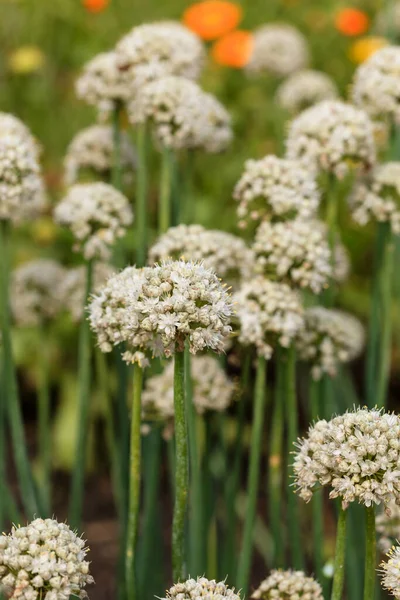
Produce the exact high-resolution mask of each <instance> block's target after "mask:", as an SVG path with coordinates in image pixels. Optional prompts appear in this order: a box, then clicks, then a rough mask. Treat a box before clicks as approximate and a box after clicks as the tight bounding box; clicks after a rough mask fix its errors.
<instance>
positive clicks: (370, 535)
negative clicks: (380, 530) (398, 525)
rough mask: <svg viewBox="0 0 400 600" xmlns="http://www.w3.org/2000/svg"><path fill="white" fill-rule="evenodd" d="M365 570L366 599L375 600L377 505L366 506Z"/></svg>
mask: <svg viewBox="0 0 400 600" xmlns="http://www.w3.org/2000/svg"><path fill="white" fill-rule="evenodd" d="M365 517H366V520H365V532H366V542H365V545H366V548H365V571H364V600H374V595H375V581H376V578H375V574H376V529H375V507H374V506H370V507H366V508H365Z"/></svg>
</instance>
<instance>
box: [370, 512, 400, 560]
mask: <svg viewBox="0 0 400 600" xmlns="http://www.w3.org/2000/svg"><path fill="white" fill-rule="evenodd" d="M376 533H377V540H378V547H379V550H380V551H381V552H385V553H386V552H389V550H390V548H391V547H392V546H393V545H394V544H395V542H396V540H398V539H399V538H400V506H398V505H397V504H396V503H395V502H390V504H389V505H388V506H387V507H386V508H385V510H382V511H381V512H379V514H378V515H377V516H376Z"/></svg>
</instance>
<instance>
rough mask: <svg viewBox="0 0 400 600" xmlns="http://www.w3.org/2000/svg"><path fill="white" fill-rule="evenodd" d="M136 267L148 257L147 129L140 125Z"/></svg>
mask: <svg viewBox="0 0 400 600" xmlns="http://www.w3.org/2000/svg"><path fill="white" fill-rule="evenodd" d="M136 152H137V156H138V168H137V172H136V211H135V220H136V244H137V245H136V265H137V266H138V267H143V265H144V264H145V262H146V256H147V210H148V206H147V128H146V125H145V124H143V125H138V128H137V135H136Z"/></svg>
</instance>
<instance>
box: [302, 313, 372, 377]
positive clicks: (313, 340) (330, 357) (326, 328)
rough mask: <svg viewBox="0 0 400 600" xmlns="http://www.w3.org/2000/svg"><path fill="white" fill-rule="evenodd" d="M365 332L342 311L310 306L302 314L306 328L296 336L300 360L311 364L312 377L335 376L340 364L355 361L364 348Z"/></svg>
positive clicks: (354, 319)
mask: <svg viewBox="0 0 400 600" xmlns="http://www.w3.org/2000/svg"><path fill="white" fill-rule="evenodd" d="M364 342H365V331H364V327H363V326H362V325H361V323H360V321H359V320H358V319H356V317H354V316H353V315H350V314H348V313H345V312H343V311H341V310H336V309H332V308H325V307H323V306H312V307H311V308H308V309H307V310H306V311H305V327H304V329H302V330H301V331H300V333H299V336H298V339H297V350H298V353H299V357H300V359H301V360H304V361H307V362H310V363H311V374H312V376H313V378H314V379H320V378H321V377H322V375H323V374H327V375H329V376H330V377H335V376H336V375H337V370H338V367H339V364H340V363H344V362H349V361H351V360H354V359H355V358H357V356H359V355H360V354H361V352H362V351H363V348H364Z"/></svg>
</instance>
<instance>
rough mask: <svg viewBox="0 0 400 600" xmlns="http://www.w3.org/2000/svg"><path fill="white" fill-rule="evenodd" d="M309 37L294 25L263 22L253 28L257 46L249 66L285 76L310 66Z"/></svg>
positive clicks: (247, 66)
mask: <svg viewBox="0 0 400 600" xmlns="http://www.w3.org/2000/svg"><path fill="white" fill-rule="evenodd" d="M308 61H309V51H308V45H307V40H306V38H305V37H304V36H303V35H302V34H301V33H300V31H298V29H295V28H294V27H292V26H291V25H287V24H285V23H282V24H270V25H262V26H261V27H258V29H256V30H255V31H254V46H253V51H252V54H251V56H250V60H249V62H248V63H247V65H246V70H248V71H250V72H255V73H259V72H262V71H267V72H269V73H273V74H274V75H278V76H283V77H285V76H286V75H289V74H290V73H294V72H295V71H298V70H299V69H303V68H304V67H305V66H307V64H308Z"/></svg>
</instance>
